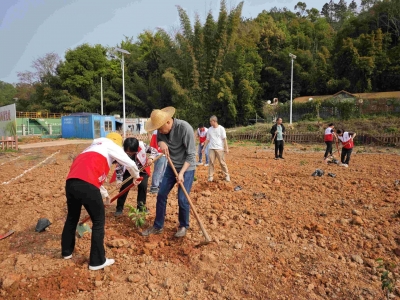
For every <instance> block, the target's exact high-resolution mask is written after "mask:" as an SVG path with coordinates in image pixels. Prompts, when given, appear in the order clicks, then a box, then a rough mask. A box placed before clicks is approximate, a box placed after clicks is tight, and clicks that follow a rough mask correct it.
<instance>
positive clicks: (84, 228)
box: [76, 177, 143, 237]
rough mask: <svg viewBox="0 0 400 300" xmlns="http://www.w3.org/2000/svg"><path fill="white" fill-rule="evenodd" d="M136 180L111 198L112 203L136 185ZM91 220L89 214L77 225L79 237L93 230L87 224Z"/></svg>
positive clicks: (140, 178) (141, 178)
mask: <svg viewBox="0 0 400 300" xmlns="http://www.w3.org/2000/svg"><path fill="white" fill-rule="evenodd" d="M137 180H140V181H142V180H143V177H139V178H138V179H137ZM135 182H136V181H134V182H133V183H131V184H130V185H128V186H127V187H126V188H125V189H123V190H122V191H121V192H120V193H118V194H117V195H116V196H114V197H113V198H112V199H111V200H110V203H112V202H114V201H115V200H117V199H118V198H119V197H121V196H122V195H123V194H125V193H126V192H127V191H129V190H130V189H131V188H132V187H134V186H135V185H136V184H135ZM89 220H90V216H87V217H86V218H84V219H83V220H82V221H80V222H79V224H78V226H77V227H76V231H77V232H78V235H79V237H83V235H84V234H85V233H90V232H92V229H90V227H89V225H88V224H86V222H87V221H89Z"/></svg>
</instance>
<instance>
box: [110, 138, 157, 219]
mask: <svg viewBox="0 0 400 300" xmlns="http://www.w3.org/2000/svg"><path fill="white" fill-rule="evenodd" d="M124 151H125V153H126V154H128V156H129V157H130V158H131V159H132V160H133V161H134V162H135V163H136V165H137V166H138V168H139V169H142V168H143V167H144V166H146V165H150V164H151V163H152V162H153V159H154V158H156V156H157V155H158V151H157V149H155V148H153V147H150V146H147V145H146V144H145V143H143V142H142V141H138V140H137V139H136V138H133V137H132V138H127V139H125V141H124ZM146 153H150V155H149V157H148V158H147V155H146ZM116 173H117V182H122V181H124V180H125V179H127V178H128V177H130V173H129V171H128V170H127V169H126V168H125V167H124V166H123V165H121V164H118V165H117V167H116ZM149 176H150V167H149V166H147V167H146V168H145V169H144V170H143V171H141V172H140V177H143V180H142V181H141V182H140V184H139V185H138V194H137V209H138V210H139V211H147V207H146V195H147V183H148V181H149ZM132 183H133V179H131V180H128V181H127V182H126V183H124V184H123V185H122V186H121V188H120V190H119V191H120V192H122V191H123V190H124V189H126V188H127V187H128V186H129V185H130V184H132ZM128 193H129V191H127V192H126V193H125V194H123V195H122V196H120V197H119V198H118V200H117V208H116V211H115V214H114V215H115V216H116V217H118V216H121V215H122V212H123V210H124V205H125V201H126V198H127V197H128Z"/></svg>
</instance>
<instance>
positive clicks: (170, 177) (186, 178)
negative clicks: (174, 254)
mask: <svg viewBox="0 0 400 300" xmlns="http://www.w3.org/2000/svg"><path fill="white" fill-rule="evenodd" d="M174 113H175V108H173V107H172V106H170V107H165V108H163V109H155V110H153V112H152V113H151V115H150V119H149V120H148V121H147V122H146V124H145V130H146V131H147V132H149V131H153V130H155V129H158V133H157V140H158V146H159V147H160V149H161V150H162V152H163V153H164V154H165V155H166V156H167V157H168V156H169V157H170V158H171V160H172V163H173V164H174V166H175V168H176V171H177V172H178V177H176V176H175V173H174V171H173V169H172V168H171V166H170V165H169V164H168V165H167V168H166V170H165V173H164V177H163V180H162V181H161V185H160V189H159V191H158V194H157V204H156V218H155V220H154V224H153V226H151V227H149V228H147V229H146V230H144V231H143V232H142V235H143V236H149V235H151V234H160V233H162V232H163V228H164V220H165V214H166V210H167V198H168V194H169V193H170V192H171V190H172V188H173V187H174V185H175V184H176V183H179V182H182V183H183V185H184V187H185V189H186V191H187V193H188V194H189V193H190V190H191V188H192V184H193V180H194V171H195V169H196V143H195V139H194V132H193V128H192V126H190V124H189V123H188V122H186V121H183V120H179V119H176V118H173V115H174ZM178 205H179V217H178V218H179V228H178V231H177V233H176V234H175V237H178V238H180V237H184V236H185V235H186V231H187V229H188V228H189V213H190V205H189V201H188V200H187V198H186V196H185V194H184V192H183V190H182V188H181V187H180V186H179V187H178Z"/></svg>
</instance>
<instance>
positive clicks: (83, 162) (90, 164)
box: [67, 151, 110, 188]
mask: <svg viewBox="0 0 400 300" xmlns="http://www.w3.org/2000/svg"><path fill="white" fill-rule="evenodd" d="M109 171H110V167H109V166H108V162H107V159H106V158H105V157H104V156H103V155H101V154H100V153H98V152H94V151H90V152H83V153H81V154H79V155H78V156H77V157H76V158H75V160H74V162H73V163H72V166H71V169H70V170H69V173H68V176H67V179H70V178H77V179H81V180H83V181H86V182H88V183H90V184H93V185H94V186H96V187H98V188H100V186H101V185H102V184H103V182H104V180H106V178H107V174H108V172H109Z"/></svg>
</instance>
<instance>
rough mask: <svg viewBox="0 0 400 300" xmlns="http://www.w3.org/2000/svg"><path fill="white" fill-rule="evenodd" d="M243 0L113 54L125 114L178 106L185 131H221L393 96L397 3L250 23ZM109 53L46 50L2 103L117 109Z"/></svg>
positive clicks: (300, 11)
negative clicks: (274, 115)
mask: <svg viewBox="0 0 400 300" xmlns="http://www.w3.org/2000/svg"><path fill="white" fill-rule="evenodd" d="M242 7H243V2H241V3H239V4H238V5H237V6H235V7H233V8H231V9H227V6H226V1H225V0H222V1H221V4H220V10H219V14H218V17H217V18H214V17H213V14H212V12H211V11H210V12H209V13H208V15H207V17H206V20H205V22H204V23H202V22H201V21H200V18H199V16H198V15H196V16H195V17H194V19H193V20H191V18H190V17H189V16H188V14H187V12H186V11H185V10H184V9H182V8H181V7H177V12H178V14H179V18H180V25H181V26H180V28H179V30H176V31H175V32H173V33H171V32H167V31H165V30H163V29H157V30H155V31H154V32H151V31H144V32H142V33H141V34H139V36H138V37H137V38H136V39H134V38H133V37H125V38H124V39H123V40H122V41H121V42H120V44H118V45H117V47H119V48H122V49H125V50H127V51H129V52H130V53H131V54H130V55H127V56H125V93H126V113H127V116H131V117H134V116H149V115H150V113H151V111H152V110H153V109H155V108H161V107H165V106H169V105H172V106H175V107H176V108H177V109H178V117H179V118H183V119H186V120H188V121H189V122H190V123H191V124H192V125H194V126H197V124H198V123H200V122H203V121H207V120H208V118H209V116H210V115H211V114H215V115H217V116H218V117H219V118H220V122H221V123H222V124H224V125H225V126H227V127H230V126H235V125H243V124H247V122H248V119H253V118H255V116H256V114H258V116H262V115H263V105H264V104H265V102H266V101H267V100H271V99H273V98H278V99H279V101H280V102H286V101H288V100H290V85H291V59H290V57H289V53H293V54H295V55H296V57H297V58H296V59H295V61H294V66H293V73H294V85H293V98H295V97H298V96H305V95H327V94H333V93H336V92H338V91H340V90H347V91H349V92H354V93H356V92H357V93H363V92H372V91H373V92H380V91H392V90H398V83H399V82H400V45H399V35H400V0H381V1H379V0H362V2H361V6H360V7H357V4H356V3H355V1H352V2H351V3H349V4H347V2H346V1H344V0H339V1H338V2H337V3H335V2H334V1H333V0H331V1H330V2H328V3H326V4H325V5H324V6H323V8H322V10H321V11H318V10H317V9H315V8H310V9H309V8H307V5H306V4H305V3H304V2H298V3H297V4H296V5H295V7H294V11H290V10H289V9H287V8H276V7H275V8H272V9H270V10H269V11H266V10H264V11H262V12H261V13H260V14H259V15H258V16H257V17H256V18H244V17H243V16H242ZM110 48H112V47H106V46H103V45H89V44H83V45H80V46H78V47H76V48H75V49H69V50H68V51H66V53H65V56H64V57H63V58H60V57H59V56H58V55H57V54H55V53H47V54H45V55H44V56H43V57H40V58H38V59H36V60H34V61H33V62H32V69H33V71H24V72H19V73H18V78H19V82H18V83H17V84H15V85H12V84H9V83H5V82H0V105H6V104H9V103H14V101H16V103H17V110H19V111H48V112H58V113H60V112H61V113H72V112H98V113H99V112H100V93H101V89H100V80H101V78H102V81H103V93H104V113H105V114H121V112H122V71H121V64H120V61H119V60H118V59H115V58H110V57H109V56H108V53H110Z"/></svg>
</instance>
